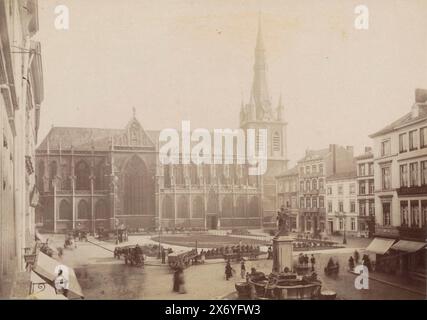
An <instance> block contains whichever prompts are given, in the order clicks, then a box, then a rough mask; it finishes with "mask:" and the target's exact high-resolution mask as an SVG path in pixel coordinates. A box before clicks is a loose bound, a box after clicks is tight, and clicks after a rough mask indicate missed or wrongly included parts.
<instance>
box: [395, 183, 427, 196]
mask: <svg viewBox="0 0 427 320" xmlns="http://www.w3.org/2000/svg"><path fill="white" fill-rule="evenodd" d="M396 190H397V194H398V195H399V196H412V195H419V194H427V185H424V186H415V187H400V188H398V189H396Z"/></svg>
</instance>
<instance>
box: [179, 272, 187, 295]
mask: <svg viewBox="0 0 427 320" xmlns="http://www.w3.org/2000/svg"><path fill="white" fill-rule="evenodd" d="M178 279H179V293H181V294H183V293H187V290H185V280H184V270H182V269H181V270H180V272H179V278H178Z"/></svg>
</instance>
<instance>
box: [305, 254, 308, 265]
mask: <svg viewBox="0 0 427 320" xmlns="http://www.w3.org/2000/svg"><path fill="white" fill-rule="evenodd" d="M304 265H305V266H306V267H307V266H308V255H307V254H305V255H304Z"/></svg>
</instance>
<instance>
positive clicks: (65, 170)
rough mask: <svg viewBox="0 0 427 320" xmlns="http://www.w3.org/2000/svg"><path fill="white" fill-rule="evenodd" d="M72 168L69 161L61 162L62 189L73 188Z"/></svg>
mask: <svg viewBox="0 0 427 320" xmlns="http://www.w3.org/2000/svg"><path fill="white" fill-rule="evenodd" d="M70 176H71V169H70V166H69V162H64V163H62V164H61V189H62V190H70V189H71V181H70Z"/></svg>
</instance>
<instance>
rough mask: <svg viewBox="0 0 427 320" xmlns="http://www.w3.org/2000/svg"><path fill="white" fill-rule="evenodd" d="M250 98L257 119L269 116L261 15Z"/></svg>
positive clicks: (269, 104)
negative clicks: (253, 103) (253, 104)
mask: <svg viewBox="0 0 427 320" xmlns="http://www.w3.org/2000/svg"><path fill="white" fill-rule="evenodd" d="M251 95H252V98H253V99H254V102H255V107H256V111H257V119H259V120H262V119H263V118H265V117H266V116H267V117H269V116H270V115H271V101H270V95H269V93H268V86H267V64H266V61H265V48H264V40H263V35H262V23H261V13H260V14H259V17H258V34H257V40H256V46H255V63H254V78H253V83H252V92H251Z"/></svg>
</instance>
